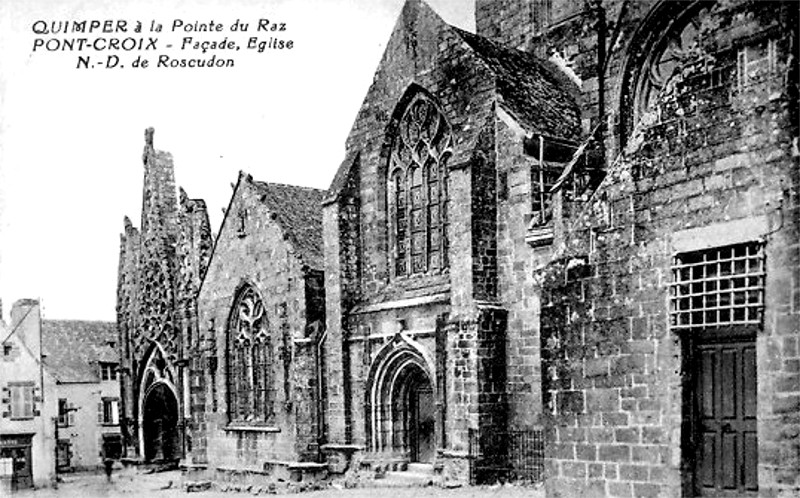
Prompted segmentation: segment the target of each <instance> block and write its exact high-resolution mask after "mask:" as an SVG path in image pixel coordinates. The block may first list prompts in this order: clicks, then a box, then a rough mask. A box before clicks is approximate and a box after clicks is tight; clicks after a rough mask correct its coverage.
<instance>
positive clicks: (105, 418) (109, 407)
mask: <svg viewBox="0 0 800 498" xmlns="http://www.w3.org/2000/svg"><path fill="white" fill-rule="evenodd" d="M101 413H102V415H101V416H102V418H101V422H102V424H103V425H118V424H119V398H103V403H102V412H101Z"/></svg>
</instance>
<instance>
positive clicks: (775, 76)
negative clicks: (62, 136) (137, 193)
mask: <svg viewBox="0 0 800 498" xmlns="http://www.w3.org/2000/svg"><path fill="white" fill-rule="evenodd" d="M475 14H476V26H477V33H476V34H473V33H469V32H466V31H463V30H461V29H458V28H455V27H453V26H450V25H448V24H446V23H445V22H444V21H442V19H441V18H440V17H439V16H438V15H437V14H436V13H435V12H434V11H433V10H432V9H430V8H429V7H428V6H427V5H426V4H425V3H424V2H422V1H421V0H408V1H407V3H406V4H405V6H404V8H403V10H402V12H401V14H400V16H399V19H398V20H397V23H396V26H395V28H394V31H393V32H392V34H391V37H390V39H389V41H388V43H387V47H386V51H385V53H384V56H383V58H382V60H381V62H380V64H379V66H378V68H377V69H376V72H375V76H374V79H373V83H372V85H371V87H370V89H369V90H368V92H367V95H366V96H365V98H364V103H363V105H362V107H361V109H360V110H359V111H358V112H357V114H356V118H355V122H354V124H353V127H352V129H351V132H350V135H349V136H348V138H347V140H346V144H345V150H346V152H345V156H344V160H343V161H342V162H341V164H340V166H339V168H338V170H336V171H335V172H334V171H333V169H332V170H331V174H332V177H333V180H332V182H331V185H330V188H329V189H328V190H326V191H319V190H315V189H310V188H303V187H294V186H288V185H279V184H273V183H267V182H261V181H258V180H254V179H253V177H252V176H250V175H249V174H247V173H244V172H242V173H240V175H239V178H238V181H237V183H236V186H235V188H234V192H233V195H232V198H231V201H230V204H229V206H228V208H227V209H226V214H225V218H224V220H223V222H222V225H221V226H220V227H219V230H218V233H217V234H216V236H215V237H214V236H212V232H211V228H210V226H209V223H208V216H207V213H206V210H205V204H204V203H203V201H200V200H193V199H189V198H188V197H187V196H186V194H185V193H184V192H183V191H182V190H181V191H180V194H179V195H176V193H175V186H174V178H173V170H172V161H171V157H170V156H169V154H168V153H164V152H160V151H156V150H155V149H154V146H153V132H152V130H148V132H147V133H146V139H145V150H144V155H143V160H144V191H143V209H142V220H141V227H140V228H139V229H136V228H134V227H133V226H132V224H131V223H130V221H128V220H127V219H126V221H125V232H124V234H123V235H122V239H121V253H120V277H119V290H118V328H119V333H120V336H121V338H120V344H121V348H122V351H121V357H122V375H121V387H122V392H123V396H122V402H123V403H122V404H123V406H122V414H123V421H124V429H125V443H126V450H127V453H126V454H127V457H128V458H129V459H131V460H135V461H144V462H152V461H180V462H181V463H182V465H184V466H186V467H187V468H191V469H195V470H196V471H198V472H205V473H206V474H207V475H209V476H212V477H213V478H215V479H232V478H239V479H244V480H250V482H255V481H257V480H258V479H265V480H268V479H270V478H271V476H276V475H288V476H292V478H293V479H297V480H304V479H307V478H308V479H320V478H323V477H325V476H336V475H340V474H343V475H347V474H348V473H352V472H359V471H363V470H364V469H368V470H370V471H376V472H378V471H383V470H386V469H389V470H392V469H402V468H405V466H406V465H408V464H409V463H417V464H426V465H428V466H430V468H431V471H432V472H434V473H435V476H436V478H437V479H439V480H441V481H443V482H447V481H456V482H472V483H482V482H493V481H497V480H506V479H526V480H534V481H538V480H544V482H545V485H546V490H547V494H548V496H554V497H555V496H564V497H567V496H578V495H585V496H629V497H630V496H733V495H735V496H795V495H796V494H798V493H800V438H798V432H799V431H800V344H798V342H799V341H798V339H800V232H799V230H800V150H799V144H798V136H799V133H800V130H799V129H798V111H799V109H798V88H797V85H798V60H797V55H798V29H799V28H798V27H799V26H800V19H798V5H797V4H796V3H794V2H788V1H787V2H778V1H775V2H766V1H765V2H754V1H748V0H717V1H710V0H709V1H697V0H685V1H684V0H672V1H666V0H639V1H629V0H605V1H598V0H595V1H589V2H580V1H572V0H476V2H475ZM332 160H336V159H335V158H332Z"/></svg>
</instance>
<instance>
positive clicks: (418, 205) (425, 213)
mask: <svg viewBox="0 0 800 498" xmlns="http://www.w3.org/2000/svg"><path fill="white" fill-rule="evenodd" d="M451 147H452V134H451V131H450V125H449V124H448V123H447V121H446V120H445V118H444V115H443V114H442V112H441V111H440V110H439V108H438V107H437V106H436V104H434V103H433V102H432V101H431V100H430V99H429V98H428V97H426V96H425V95H423V94H417V95H416V96H415V97H413V98H412V99H411V101H410V102H409V104H408V105H407V106H406V108H405V110H404V112H403V114H402V116H401V117H400V120H399V123H398V125H397V134H396V135H395V137H394V140H393V142H392V149H391V153H390V156H389V169H388V187H389V188H388V189H387V192H388V205H389V215H390V216H389V219H390V224H391V228H390V237H391V248H392V253H391V259H392V266H393V275H395V276H405V275H413V274H419V273H425V272H428V271H436V270H442V269H445V268H447V267H448V266H449V261H448V258H447V221H448V220H447V159H448V158H449V156H450V154H451Z"/></svg>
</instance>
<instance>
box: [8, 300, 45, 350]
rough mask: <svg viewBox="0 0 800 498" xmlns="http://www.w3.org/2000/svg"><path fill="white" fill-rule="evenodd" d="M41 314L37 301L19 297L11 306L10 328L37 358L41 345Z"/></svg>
mask: <svg viewBox="0 0 800 498" xmlns="http://www.w3.org/2000/svg"><path fill="white" fill-rule="evenodd" d="M41 328H42V314H41V310H40V308H39V301H37V300H36V299H20V300H18V301H17V302H15V303H14V305H13V306H12V307H11V330H13V331H14V335H16V336H17V337H18V338H19V339H20V340H21V341H22V342H24V343H25V345H26V346H28V349H30V350H31V352H32V353H33V355H34V356H35V357H37V358H39V357H40V356H41V354H42V345H41V340H40V338H41Z"/></svg>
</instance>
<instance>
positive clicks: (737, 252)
mask: <svg viewBox="0 0 800 498" xmlns="http://www.w3.org/2000/svg"><path fill="white" fill-rule="evenodd" d="M672 277H673V278H672V286H671V298H670V301H671V310H670V315H671V322H672V327H673V328H692V327H718V326H725V325H746V324H760V323H761V318H762V313H763V309H764V278H765V266H764V254H763V246H762V245H761V244H757V243H750V244H740V245H735V246H726V247H721V248H715V249H709V250H706V251H698V252H691V253H684V254H680V255H678V256H676V257H675V260H674V264H673V267H672Z"/></svg>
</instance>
